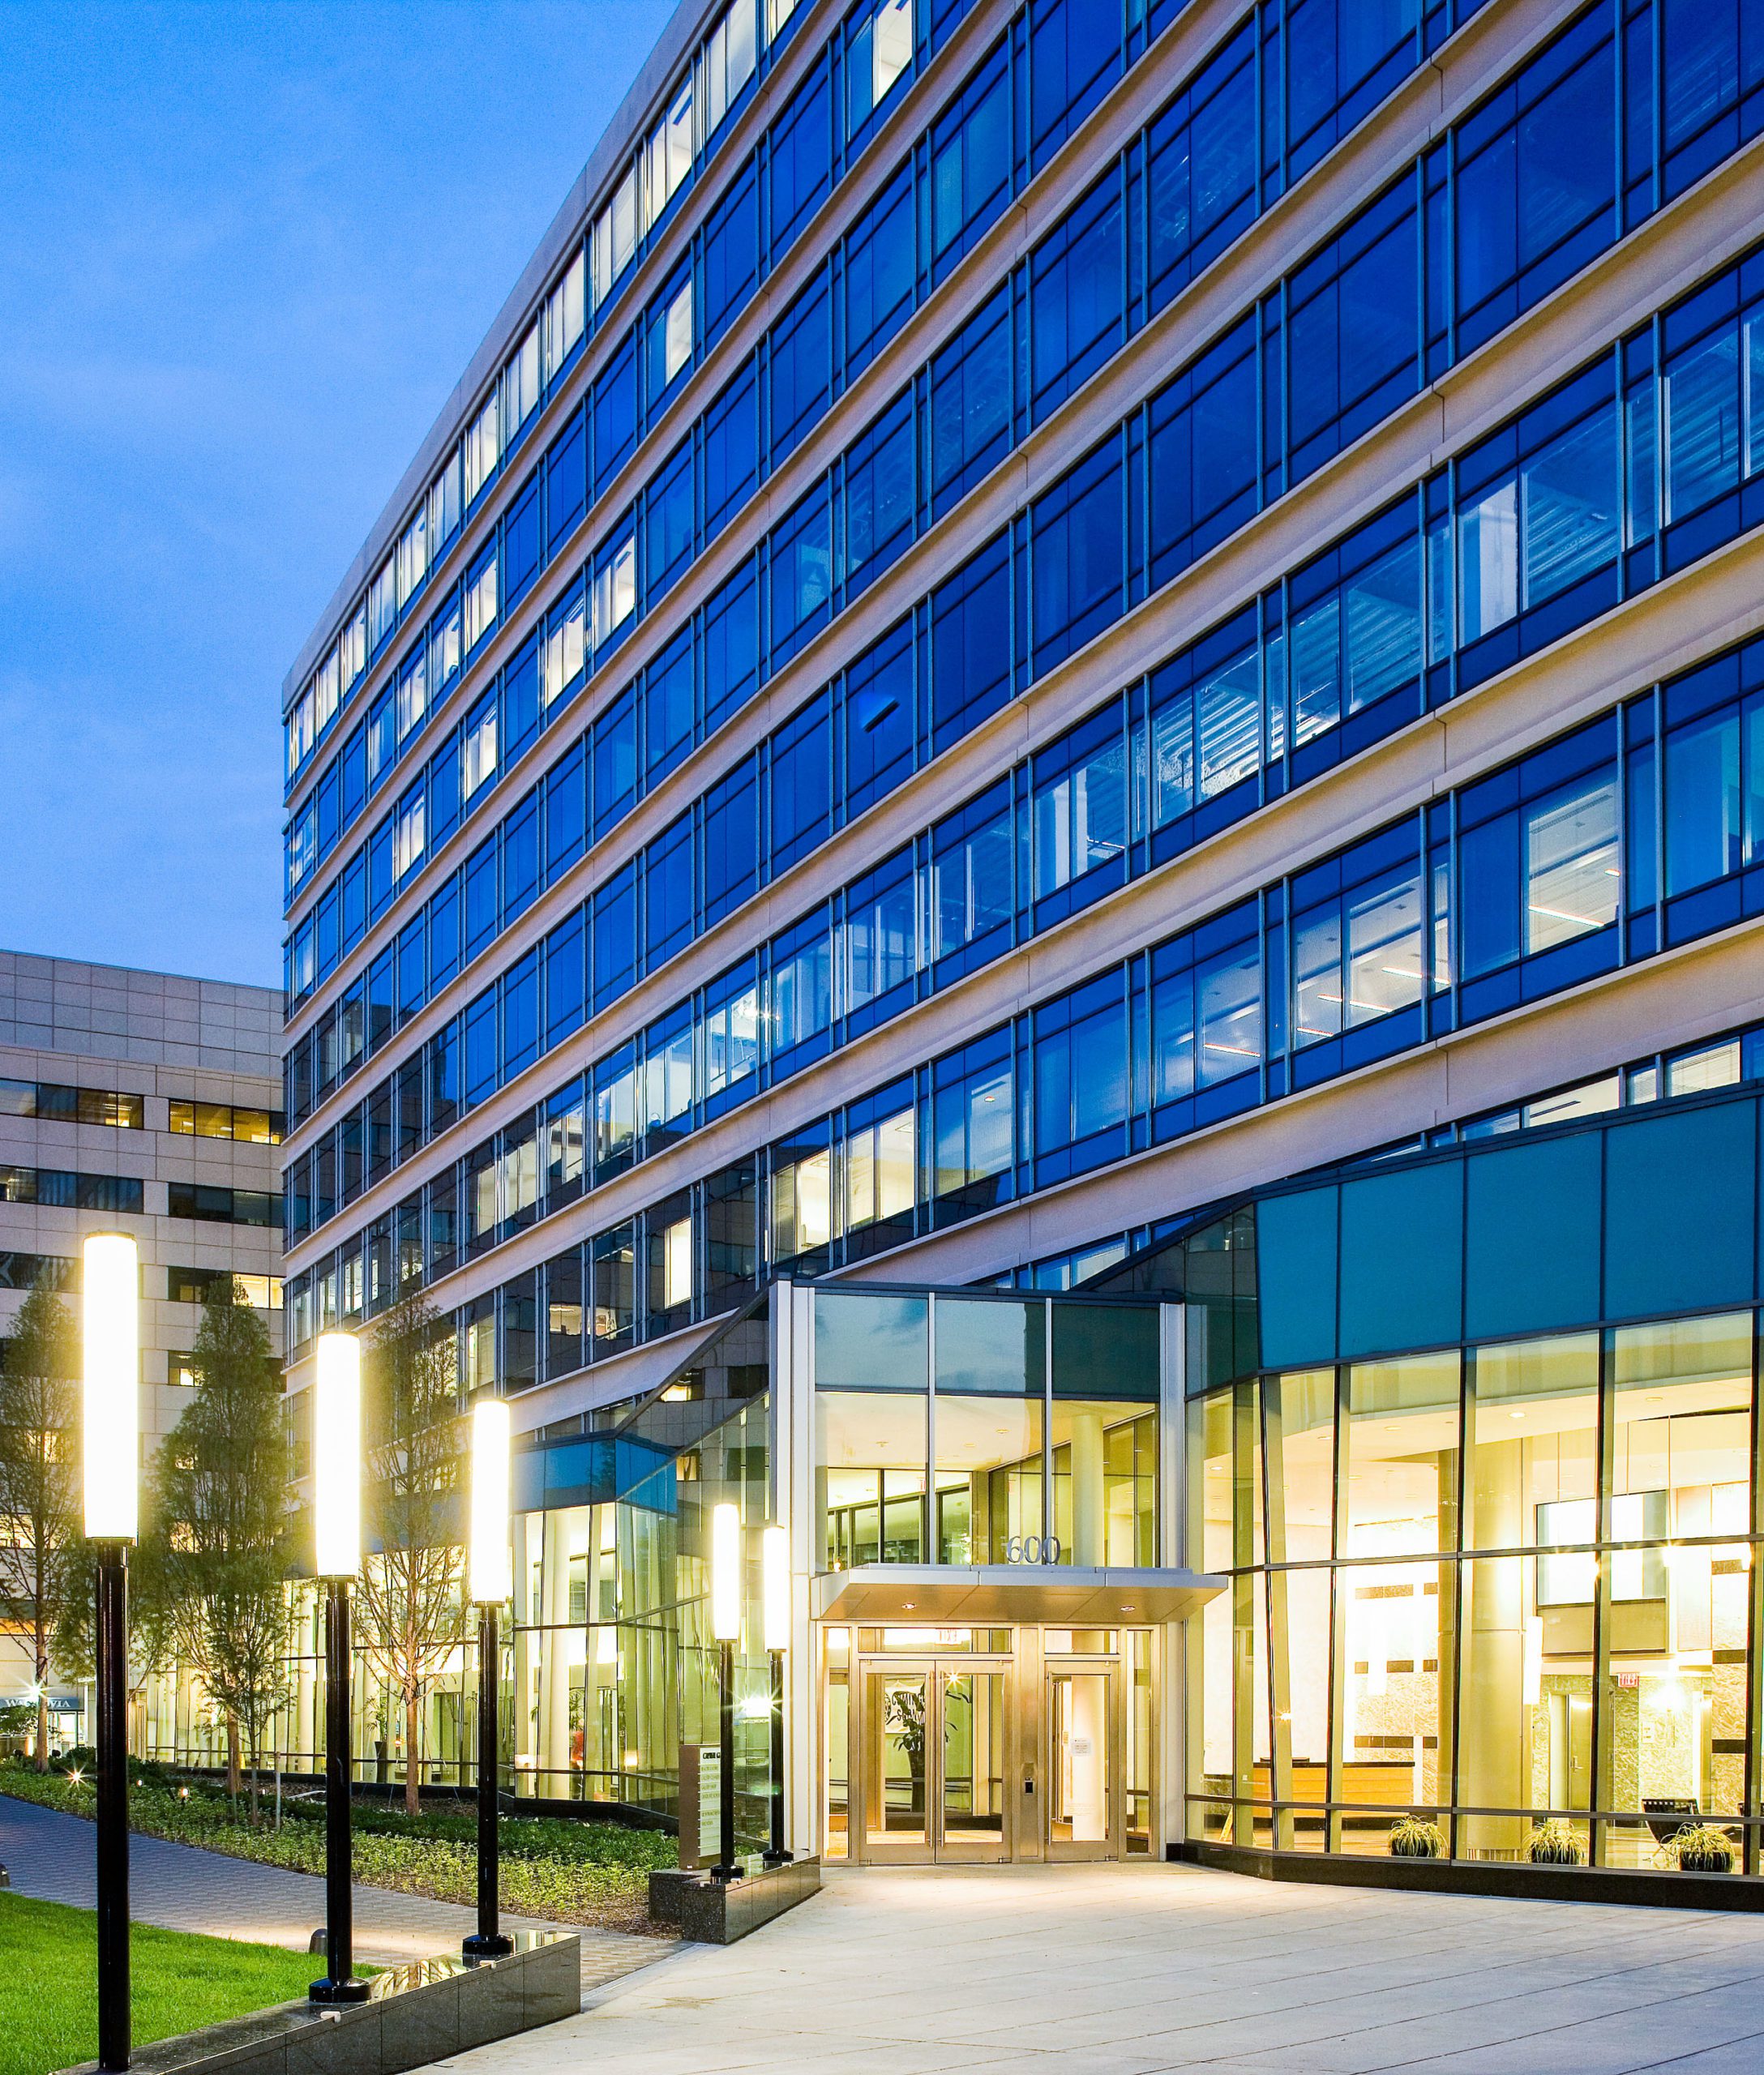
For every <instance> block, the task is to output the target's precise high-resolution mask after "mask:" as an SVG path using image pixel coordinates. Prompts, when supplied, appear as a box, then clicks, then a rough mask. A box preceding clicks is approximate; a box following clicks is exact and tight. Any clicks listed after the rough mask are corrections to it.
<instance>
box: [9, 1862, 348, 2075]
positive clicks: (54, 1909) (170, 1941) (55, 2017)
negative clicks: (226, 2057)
mask: <svg viewBox="0 0 1764 2075" xmlns="http://www.w3.org/2000/svg"><path fill="white" fill-rule="evenodd" d="M0 1956H3V1957H0V2075H47V2071H48V2070H49V2069H54V2068H71V2067H73V2066H74V2065H75V2064H76V2063H77V2062H79V2061H82V2060H93V2059H95V2058H96V2055H97V2051H98V1996H97V1988H96V1981H95V1975H96V1966H97V1930H96V1920H95V1919H94V1918H93V1916H92V1912H91V1911H90V1910H75V1909H68V1908H67V1907H66V1906H64V1905H63V1904H62V1903H60V1902H32V1901H30V1900H28V1898H27V1897H24V1896H23V1895H11V1894H7V1893H4V1892H0ZM322 1973H323V1962H320V1961H315V1960H314V1959H312V1958H310V1957H309V1956H308V1955H307V1954H306V1953H285V1952H283V1951H282V1950H281V1949H280V1947H279V1946H276V1945H239V1944H236V1943H235V1942H234V1941H233V1940H232V1939H229V1938H197V1937H192V1936H191V1935H190V1934H189V1933H188V1932H182V1931H160V1930H156V1928H154V1927H152V1925H150V1924H144V1923H138V1924H136V1925H135V1927H134V1932H133V1935H132V1937H131V1975H132V1986H133V1989H134V1996H133V2004H134V2017H135V2044H136V2045H137V2046H145V2045H146V2044H147V2043H148V2041H149V2040H150V2039H165V2038H168V2037H169V2035H170V2034H172V2033H173V2032H189V2031H194V2030H195V2029H196V2027H197V2026H199V2025H212V2024H214V2023H216V2022H217V2021H218V2020H219V2019H220V2018H222V2017H240V2016H242V2015H243V2013H245V2012H246V2011H247V2010H261V2009H263V2007H264V2006H265V2005H266V2004H271V2003H285V2002H287V2001H288V2000H289V1999H290V1998H291V1997H293V1996H304V1995H305V1994H306V1984H307V1983H309V1982H310V1981H311V1980H312V1979H313V1978H314V1976H315V1974H322Z"/></svg>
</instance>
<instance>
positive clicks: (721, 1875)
mask: <svg viewBox="0 0 1764 2075" xmlns="http://www.w3.org/2000/svg"><path fill="white" fill-rule="evenodd" d="M710 1877H711V1879H712V1880H725V1881H726V1880H739V1879H740V1878H741V1868H739V1866H713V1868H711V1870H710Z"/></svg>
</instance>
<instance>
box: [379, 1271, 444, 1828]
mask: <svg viewBox="0 0 1764 2075" xmlns="http://www.w3.org/2000/svg"><path fill="white" fill-rule="evenodd" d="M362 1386H363V1397H364V1404H363V1408H362V1410H363V1426H364V1429H365V1436H366V1478H365V1485H366V1488H365V1491H364V1492H363V1501H364V1504H363V1525H364V1527H365V1529H366V1537H367V1541H368V1546H369V1551H370V1553H369V1555H367V1558H366V1561H365V1562H364V1564H363V1565H362V1577H361V1581H360V1584H359V1585H358V1588H357V1593H356V1604H357V1607H358V1614H359V1624H360V1631H361V1640H362V1648H363V1649H364V1650H365V1651H366V1654H367V1658H368V1660H369V1662H370V1664H371V1665H372V1666H374V1669H375V1671H376V1672H377V1673H378V1674H379V1676H380V1677H381V1678H382V1679H383V1680H385V1682H386V1683H387V1684H388V1685H390V1686H392V1687H393V1688H396V1691H397V1693H398V1696H399V1698H400V1701H402V1702H403V1704H404V1713H405V1808H406V1809H407V1810H408V1811H409V1812H410V1813H411V1814H412V1815H413V1816H414V1815H415V1814H416V1813H417V1809H418V1808H419V1807H420V1805H421V1803H420V1797H419V1795H418V1791H417V1790H418V1787H419V1786H420V1784H421V1780H422V1702H423V1696H424V1693H425V1692H426V1689H427V1688H428V1685H429V1684H430V1680H431V1679H434V1678H435V1676H436V1675H437V1674H438V1673H439V1671H441V1669H442V1667H443V1665H444V1664H445V1662H446V1661H447V1654H448V1653H449V1651H450V1650H451V1649H452V1647H453V1645H454V1644H455V1643H456V1641H457V1640H458V1636H459V1628H460V1618H461V1615H460V1610H461V1604H462V1602H461V1597H460V1595H461V1593H462V1590H463V1587H464V1583H465V1548H464V1546H463V1544H462V1542H461V1538H460V1493H461V1488H462V1472H463V1462H462V1448H461V1444H462V1440H463V1428H462V1423H461V1420H460V1407H459V1393H458V1389H457V1386H456V1364H455V1357H454V1345H453V1335H452V1330H451V1328H448V1327H447V1326H446V1325H445V1324H443V1322H442V1320H440V1318H439V1316H438V1315H437V1314H436V1312H435V1309H434V1307H432V1306H431V1305H430V1304H429V1303H427V1301H426V1299H425V1298H423V1296H422V1294H421V1292H420V1291H413V1292H411V1293H410V1294H408V1295H406V1296H405V1297H402V1298H400V1299H399V1301H398V1302H397V1303H396V1304H394V1305H393V1306H392V1307H391V1309H390V1310H389V1311H386V1312H385V1313H384V1314H383V1316H382V1317H381V1319H380V1321H379V1325H378V1327H377V1328H375V1333H374V1336H373V1338H372V1339H371V1341H370V1342H369V1344H368V1346H367V1349H366V1361H365V1363H364V1364H363V1369H362Z"/></svg>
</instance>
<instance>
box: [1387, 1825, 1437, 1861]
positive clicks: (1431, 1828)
mask: <svg viewBox="0 0 1764 2075" xmlns="http://www.w3.org/2000/svg"><path fill="white" fill-rule="evenodd" d="M1390 1856H1391V1857H1392V1858H1393V1859H1443V1858H1444V1857H1445V1832H1444V1831H1443V1830H1442V1829H1441V1828H1440V1826H1439V1825H1438V1824H1437V1823H1424V1822H1422V1821H1421V1820H1420V1819H1419V1817H1417V1816H1404V1817H1403V1818H1402V1821H1401V1822H1399V1823H1393V1824H1392V1825H1391V1826H1390Z"/></svg>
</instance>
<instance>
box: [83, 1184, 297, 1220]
mask: <svg viewBox="0 0 1764 2075" xmlns="http://www.w3.org/2000/svg"><path fill="white" fill-rule="evenodd" d="M140 1186H141V1185H140V1183H139V1182H137V1183H135V1184H134V1188H135V1194H136V1196H137V1199H139V1192H140ZM165 1196H166V1203H165V1210H166V1215H167V1216H168V1217H187V1218H193V1219H195V1221H197V1222H198V1223H199V1224H215V1225H260V1226H268V1225H272V1224H276V1223H279V1222H280V1217H281V1202H280V1198H279V1197H277V1196H271V1195H270V1194H268V1192H265V1191H262V1190H258V1189H229V1188H220V1187H215V1186H213V1185H212V1184H210V1183H198V1182H171V1183H167V1185H166V1191H165ZM107 1207H109V1206H107ZM124 1207H125V1206H124V1205H122V1204H117V1205H115V1206H114V1208H116V1209H123V1208H124ZM139 1207H140V1206H139V1200H137V1202H136V1204H135V1208H136V1209H139Z"/></svg>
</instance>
